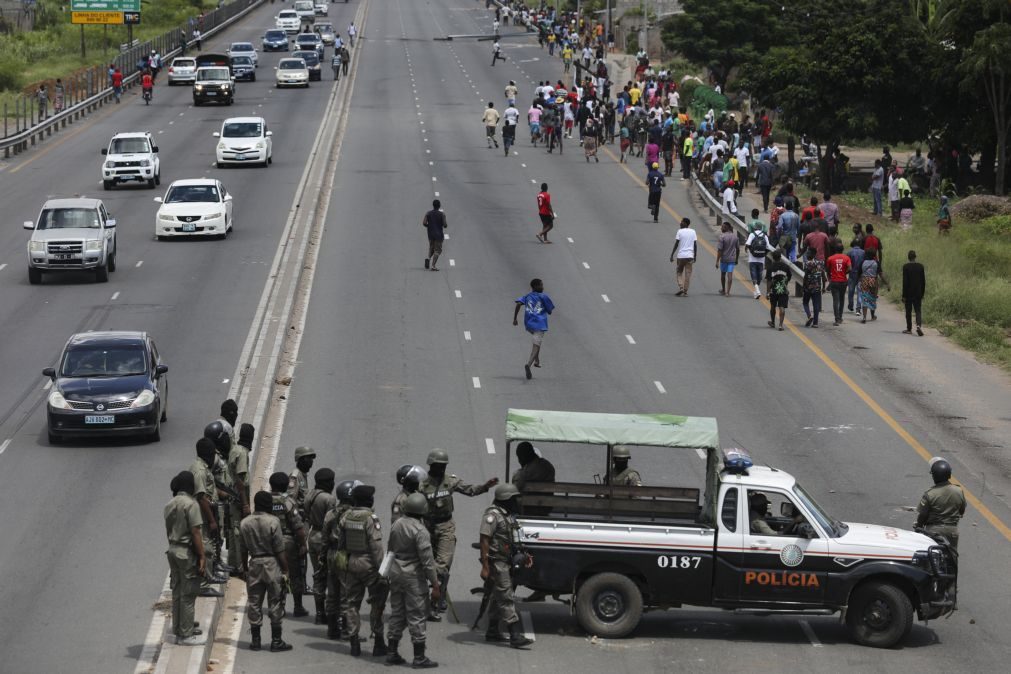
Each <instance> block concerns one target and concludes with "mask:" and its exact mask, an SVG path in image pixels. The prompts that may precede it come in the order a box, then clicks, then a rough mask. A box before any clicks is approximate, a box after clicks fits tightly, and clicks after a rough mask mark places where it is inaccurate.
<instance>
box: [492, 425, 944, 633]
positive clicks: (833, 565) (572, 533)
mask: <svg viewBox="0 0 1011 674" xmlns="http://www.w3.org/2000/svg"><path fill="white" fill-rule="evenodd" d="M506 440H507V447H510V448H511V446H512V445H513V444H514V443H517V442H519V441H523V440H526V441H530V442H531V443H546V442H559V443H568V445H567V447H571V446H572V445H573V444H576V445H595V446H597V447H599V448H604V447H606V464H605V465H606V466H610V465H611V454H612V450H613V448H614V447H615V446H616V445H624V446H627V447H636V446H638V447H653V448H665V449H670V450H686V449H687V450H689V451H693V450H695V451H701V452H704V453H705V456H706V476H705V484H704V485H703V486H702V488H701V489H700V488H698V487H666V486H640V487H625V486H615V485H610V484H606V481H604V483H602V484H584V483H570V482H553V483H530V484H527V485H525V487H524V491H523V493H522V498H521V499H520V514H519V515H518V517H519V521H520V524H521V526H522V530H521V534H520V536H521V540H522V542H523V545H524V546H525V548H526V550H527V552H529V553H530V554H531V555H532V556H533V559H534V561H533V565H532V567H531V568H529V569H521V570H518V571H517V572H516V575H515V577H514V579H515V581H516V582H517V583H518V584H520V585H525V586H527V587H529V588H532V589H534V590H538V591H542V592H544V593H546V594H551V595H562V594H566V595H572V601H571V602H570V606H571V607H572V610H573V612H574V613H575V616H576V619H577V621H578V622H579V624H580V626H581V627H582V628H583V629H585V630H586V631H587V632H588V633H590V634H594V635H599V636H603V637H610V638H619V637H623V636H627V635H629V634H631V633H632V632H633V631H634V630H635V628H636V626H637V625H638V623H639V620H640V618H641V616H642V613H643V611H644V610H650V609H665V608H677V607H680V606H684V605H692V606H708V607H715V608H721V609H727V610H733V611H737V612H742V613H752V614H756V615H782V614H800V615H832V614H836V613H838V614H839V615H840V617H841V619H842V620H843V621H844V622H845V624H846V626H847V628H848V631H849V633H850V635H851V636H852V638H853V639H854V641H856V642H857V643H860V644H863V645H866V646H875V647H881V648H888V647H891V646H894V645H895V644H898V643H899V642H901V641H902V640H903V639H904V638H905V637H906V635H907V634H908V633H909V631H910V629H911V627H912V621H913V618H914V616H915V617H918V618H919V619H920V620H924V621H926V620H930V619H934V618H938V617H940V616H943V615H946V614H948V613H950V612H951V611H953V610H954V609H955V603H956V602H955V600H956V580H957V556H956V554H955V553H954V552H953V551H952V550H951V549H950V547H949V546H948V545H947V544H946V543H945V542H943V541H942V542H940V543H939V542H937V541H935V540H932V539H931V538H928V537H927V536H924V535H922V534H919V533H915V532H912V531H906V530H902V529H898V528H895V527H887V526H875V525H871V524H856V523H849V522H843V521H840V520H838V519H836V518H835V517H833V516H832V515H831V514H830V513H829V512H828V511H826V510H825V509H824V508H823V507H821V506H820V505H819V504H818V503H817V501H815V499H814V498H813V497H812V496H811V495H810V494H809V493H808V492H807V491H805V490H804V488H803V487H802V486H801V485H800V484H798V483H797V481H796V480H795V479H794V478H793V477H792V476H791V475H789V474H788V473H785V472H783V471H782V470H778V469H776V468H771V467H763V466H755V465H753V464H752V461H751V459H750V457H749V456H748V455H747V453H746V452H744V451H742V450H725V451H723V450H720V444H719V438H718V432H717V425H716V420H715V419H711V418H701V417H683V416H677V415H672V414H590V413H577V412H558V411H542V410H522V409H511V410H509V412H508V417H507V423H506ZM642 451H645V450H642ZM510 454H511V452H509V451H507V452H506V456H507V459H506V474H509V472H508V471H509V458H508V457H509V455H510Z"/></svg>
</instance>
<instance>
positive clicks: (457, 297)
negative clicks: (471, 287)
mask: <svg viewBox="0 0 1011 674" xmlns="http://www.w3.org/2000/svg"><path fill="white" fill-rule="evenodd" d="M453 294H454V295H456V299H458V300H459V299H463V293H462V292H460V291H459V290H454V291H453Z"/></svg>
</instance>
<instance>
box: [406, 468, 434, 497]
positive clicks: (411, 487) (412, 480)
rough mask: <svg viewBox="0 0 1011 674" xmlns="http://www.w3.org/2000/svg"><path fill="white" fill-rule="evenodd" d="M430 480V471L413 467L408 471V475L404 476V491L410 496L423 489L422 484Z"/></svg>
mask: <svg viewBox="0 0 1011 674" xmlns="http://www.w3.org/2000/svg"><path fill="white" fill-rule="evenodd" d="M427 479H428V471H426V470H425V469H424V468H422V467H421V466H411V469H410V470H409V471H407V475H405V476H404V481H403V483H402V484H403V485H404V491H406V492H407V493H408V494H413V493H414V492H416V491H418V489H419V488H420V487H421V483H422V482H424V481H425V480H427Z"/></svg>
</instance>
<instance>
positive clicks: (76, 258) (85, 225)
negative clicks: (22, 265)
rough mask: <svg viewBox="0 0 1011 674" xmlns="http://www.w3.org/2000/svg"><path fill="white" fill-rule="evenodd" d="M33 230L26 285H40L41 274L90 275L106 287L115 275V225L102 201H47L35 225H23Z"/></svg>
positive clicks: (29, 241)
mask: <svg viewBox="0 0 1011 674" xmlns="http://www.w3.org/2000/svg"><path fill="white" fill-rule="evenodd" d="M24 227H25V229H30V230H32V236H31V238H30V239H29V240H28V282H29V283H31V284H32V285H36V284H38V283H42V274H43V273H44V272H63V271H93V272H94V273H95V280H96V281H97V282H99V283H105V282H106V281H108V280H109V272H111V271H116V252H117V250H118V247H117V245H116V221H115V220H113V219H112V217H111V216H110V215H109V213H108V211H106V210H105V204H103V203H102V201H101V199H89V198H86V197H79V198H74V199H50V200H49V201H47V202H46V203H45V204H44V205H43V206H42V212H40V213H39V218H38V220H37V221H36V222H32V221H31V220H27V221H25V225H24Z"/></svg>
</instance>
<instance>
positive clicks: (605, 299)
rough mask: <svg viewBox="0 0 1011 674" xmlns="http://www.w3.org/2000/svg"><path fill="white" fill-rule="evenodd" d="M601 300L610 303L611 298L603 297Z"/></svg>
mask: <svg viewBox="0 0 1011 674" xmlns="http://www.w3.org/2000/svg"><path fill="white" fill-rule="evenodd" d="M600 299H602V300H604V301H605V302H610V301H611V298H610V297H608V296H607V295H601V296H600Z"/></svg>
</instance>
